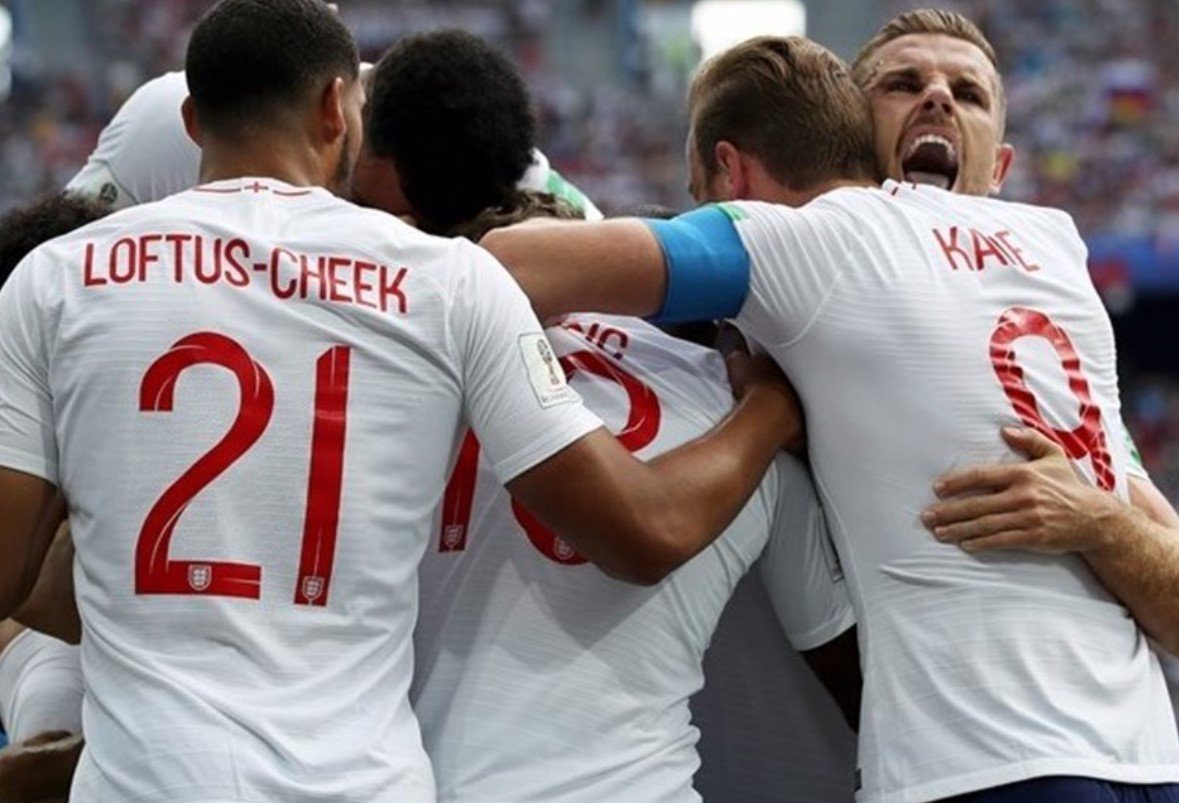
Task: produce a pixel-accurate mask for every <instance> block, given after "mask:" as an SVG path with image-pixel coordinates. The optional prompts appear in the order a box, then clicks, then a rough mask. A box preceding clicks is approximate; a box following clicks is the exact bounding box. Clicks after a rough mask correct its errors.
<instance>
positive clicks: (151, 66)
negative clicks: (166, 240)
mask: <svg viewBox="0 0 1179 803" xmlns="http://www.w3.org/2000/svg"><path fill="white" fill-rule="evenodd" d="M209 4H210V3H209V0H0V10H2V9H7V11H8V12H9V15H10V16H11V21H12V36H11V37H9V38H10V39H11V42H10V44H8V45H5V44H4V37H3V36H2V34H3V27H4V26H3V25H2V24H0V96H5V95H6V97H5V99H4V100H2V101H0V210H3V209H4V208H7V207H8V206H10V205H12V204H14V203H17V202H20V201H22V200H24V199H27V198H29V197H31V196H33V195H34V194H36V193H38V192H40V191H43V190H50V189H55V188H58V187H60V186H61V185H62V184H64V183H65V181H67V180H68V179H69V178H70V177H71V176H72V175H73V174H74V172H75V171H76V170H77V169H78V168H79V166H80V165H81V164H82V163H83V162H84V160H85V158H86V156H87V154H88V153H89V151H90V149H91V148H92V147H93V144H94V142H95V140H96V137H97V134H98V131H99V130H100V128H101V127H102V125H103V124H104V123H105V122H106V121H107V120H108V119H109V118H110V116H111V115H112V114H113V112H114V111H115V109H117V107H118V105H119V104H120V103H121V102H122V100H123V99H124V98H126V96H127V95H128V94H129V93H130V92H131V91H132V90H133V89H135V87H137V86H138V85H139V84H140V83H142V82H143V81H144V80H146V79H148V78H151V77H153V76H155V75H158V74H160V73H161V72H164V71H167V70H172V69H177V68H179V67H180V66H181V65H182V63H183V55H184V44H185V42H186V39H187V33H188V30H189V28H190V27H191V25H192V23H193V22H194V21H195V19H196V18H197V17H198V16H199V14H200V13H201V12H202V11H203V10H204V9H205V8H206V7H207V6H208V5H209ZM340 5H341V13H342V14H343V15H344V18H345V20H346V21H347V22H348V23H349V25H350V27H351V28H352V29H353V31H354V32H355V33H356V35H357V38H358V40H359V42H360V44H361V49H362V52H363V54H364V56H365V57H366V58H368V59H370V60H375V59H376V58H377V57H378V56H379V55H380V53H381V52H382V50H383V49H384V48H385V47H387V46H388V45H389V44H390V43H391V42H393V41H394V40H395V39H397V38H398V37H399V36H401V35H403V34H405V33H408V32H413V31H419V30H429V29H434V28H440V27H461V28H465V29H468V30H471V31H473V32H475V33H477V34H480V35H482V36H484V37H487V38H489V39H491V40H493V41H495V42H497V43H499V44H500V45H501V46H502V47H503V48H504V49H505V50H507V51H508V52H509V53H511V54H512V55H513V56H514V58H515V59H516V62H517V63H518V64H519V66H520V69H521V71H522V73H523V74H524V75H525V77H526V78H527V80H528V82H529V85H530V86H531V87H532V90H533V92H534V96H535V99H536V108H537V115H538V118H539V120H540V124H541V133H542V148H543V149H544V150H545V152H546V153H547V154H548V155H549V157H550V159H551V160H552V161H553V162H554V163H555V165H556V166H557V167H558V168H559V169H560V170H561V171H562V173H563V174H565V176H566V177H567V178H569V179H570V180H571V181H573V182H574V183H575V184H577V185H578V186H579V187H581V188H582V189H583V190H584V191H585V192H586V193H587V194H588V195H589V196H590V197H591V198H593V199H594V200H595V201H596V202H597V203H598V204H599V205H600V206H601V207H602V208H603V209H604V210H605V211H607V213H609V212H610V211H615V210H621V209H625V208H627V207H631V206H634V205H636V204H639V203H658V204H662V205H665V206H670V207H673V208H684V207H686V206H687V205H688V204H689V199H688V197H687V195H686V192H685V190H684V187H685V184H686V176H685V173H684V168H683V140H684V134H685V126H684V120H683V114H682V105H683V96H684V89H685V87H686V83H687V80H688V78H689V76H690V74H691V71H692V69H693V68H694V67H695V65H696V64H697V63H698V61H699V58H700V51H699V48H698V46H697V42H698V41H699V37H698V36H696V37H694V36H693V29H692V20H691V10H692V6H693V5H694V4H693V2H691V0H433V2H429V3H426V2H422V1H421V0H383V1H380V2H378V0H341V3H340ZM734 5H735V3H734ZM796 5H802V6H806V8H805V11H806V15H807V21H808V28H807V32H808V33H809V34H810V35H812V36H814V37H815V38H817V39H819V40H820V41H824V42H825V43H826V44H828V45H829V46H831V47H832V48H833V49H835V50H836V51H837V52H839V53H840V54H841V55H843V56H844V57H847V58H850V57H852V56H854V54H855V49H856V46H857V45H858V43H859V42H861V41H863V39H864V38H866V37H867V36H868V35H869V34H870V33H871V32H872V31H873V30H874V29H875V28H876V26H877V25H878V24H880V23H881V22H883V21H884V20H885V19H887V18H888V17H889V16H891V15H892V14H894V13H896V12H898V11H901V10H904V9H905V8H910V7H914V6H915V5H921V4H918V3H911V2H906V3H901V2H895V1H893V0H846V2H844V3H840V4H831V3H819V2H811V3H803V4H796ZM834 5H839V6H840V9H839V10H835V9H833V8H830V6H834ZM945 5H947V6H949V7H952V8H955V9H956V10H959V11H962V12H964V13H966V14H968V15H969V16H971V17H972V18H973V19H975V20H976V21H977V22H978V23H979V24H980V25H981V27H982V28H983V29H984V31H985V32H986V33H987V35H988V36H989V37H990V38H991V40H992V41H993V42H994V44H995V46H996V50H997V52H998V54H999V58H1000V63H1001V65H1002V68H1003V70H1002V71H1003V74H1004V77H1005V80H1006V84H1007V91H1008V96H1009V126H1008V135H1007V138H1008V139H1009V140H1010V141H1011V142H1013V143H1014V144H1015V145H1016V148H1017V152H1018V156H1017V159H1016V163H1015V169H1014V171H1013V175H1012V177H1011V179H1010V181H1009V183H1008V185H1007V187H1006V188H1005V191H1004V196H1005V197H1007V198H1009V199H1012V200H1024V201H1032V202H1036V203H1045V204H1050V205H1053V206H1058V207H1062V208H1064V209H1066V210H1068V211H1069V212H1071V213H1072V214H1073V215H1074V216H1075V218H1076V220H1077V223H1078V225H1079V227H1080V229H1081V231H1082V233H1083V234H1084V236H1085V237H1086V240H1087V241H1088V243H1089V245H1090V250H1091V255H1092V259H1091V269H1092V272H1093V275H1094V278H1095V280H1096V282H1097V284H1098V286H1099V288H1100V289H1101V290H1102V292H1103V295H1104V297H1105V298H1106V301H1107V304H1108V305H1109V307H1110V310H1111V312H1112V313H1113V314H1114V318H1115V324H1116V326H1117V327H1118V334H1119V347H1120V350H1121V360H1122V366H1121V373H1122V377H1123V393H1124V403H1125V415H1126V418H1127V421H1128V423H1129V425H1130V427H1131V429H1132V431H1133V433H1134V436H1135V438H1136V441H1137V443H1138V445H1139V447H1140V448H1141V451H1142V455H1143V458H1144V459H1145V461H1146V463H1147V466H1148V468H1149V469H1150V471H1151V473H1152V475H1153V476H1154V478H1155V480H1156V482H1158V483H1159V485H1160V487H1162V488H1163V489H1164V491H1165V492H1166V493H1168V495H1169V496H1170V497H1171V499H1172V500H1179V382H1176V379H1177V378H1179V353H1177V351H1179V350H1177V349H1176V348H1174V347H1173V346H1172V343H1173V342H1179V341H1176V339H1175V338H1176V335H1179V48H1177V47H1176V46H1175V43H1176V42H1179V3H1174V2H1157V1H1155V0H1026V1H1024V2H1019V3H1016V2H1014V0H964V1H963V0H955V2H949V3H946V4H945ZM2 22H3V20H2V19H0V23H2ZM696 33H697V34H698V33H699V32H698V31H697V32H696Z"/></svg>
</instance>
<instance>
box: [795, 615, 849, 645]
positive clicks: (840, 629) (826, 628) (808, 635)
mask: <svg viewBox="0 0 1179 803" xmlns="http://www.w3.org/2000/svg"><path fill="white" fill-rule="evenodd" d="M855 624H856V614H855V611H854V610H852V609H851V608H850V607H849V608H848V610H847V611H845V612H844V613H843V615H842V616H840V617H839V618H838V619H835V620H833V621H831V622H829V623H825V624H823V625H820V626H819V627H816V628H813V629H811V630H808V631H806V632H805V633H801V634H794V633H789V632H788V633H787V634H786V640H787V641H789V642H790V646H791V647H793V648H794V649H796V650H798V651H799V652H803V651H805V650H813V649H816V648H818V647H822V646H823V645H824V644H826V643H828V642H830V641H834V640H835V639H836V638H838V637H839V636H842V635H843V634H844V633H846V632H847V631H849V630H851V629H852V628H853V627H855Z"/></svg>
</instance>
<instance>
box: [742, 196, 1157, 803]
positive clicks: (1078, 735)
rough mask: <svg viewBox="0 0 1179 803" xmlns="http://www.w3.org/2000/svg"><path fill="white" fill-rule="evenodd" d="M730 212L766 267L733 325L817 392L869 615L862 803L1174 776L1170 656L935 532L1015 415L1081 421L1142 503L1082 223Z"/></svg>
mask: <svg viewBox="0 0 1179 803" xmlns="http://www.w3.org/2000/svg"><path fill="white" fill-rule="evenodd" d="M725 208H727V209H728V210H729V212H730V214H731V215H732V216H733V217H734V218H738V220H737V221H736V228H737V231H738V233H739V235H740V237H741V239H742V241H743V242H744V245H745V247H746V249H747V251H748V253H749V255H750V257H751V264H752V275H751V283H750V292H749V295H748V297H747V298H746V301H745V305H744V307H743V309H742V311H741V313H740V315H739V319H738V324H739V326H740V327H741V328H742V329H743V330H744V331H745V332H746V333H747V334H748V335H750V336H752V337H753V338H754V339H755V340H757V341H758V342H760V343H761V344H762V345H763V346H765V347H766V348H767V349H768V350H769V351H770V352H771V353H772V354H773V355H774V356H775V357H776V358H777V360H778V361H779V363H781V365H782V366H783V367H784V368H785V369H786V371H787V373H788V374H789V375H790V376H791V378H792V379H793V380H794V382H795V384H796V386H797V388H798V391H799V393H800V395H801V397H802V399H803V402H804V405H805V408H806V415H807V430H808V439H809V443H810V449H811V458H812V469H813V471H814V474H815V478H816V484H817V486H818V489H819V493H820V497H821V498H822V499H823V502H824V508H825V509H826V511H827V515H828V519H829V523H830V527H831V530H832V535H833V537H834V539H835V542H836V545H837V547H838V548H839V551H840V556H841V558H842V564H843V568H844V570H845V572H846V574H847V577H848V582H849V590H850V591H851V594H852V597H853V602H854V603H855V606H856V619H857V621H858V623H859V634H860V649H861V652H862V656H863V664H864V675H865V689H864V699H863V716H862V718H861V739H860V757H859V763H860V768H861V771H862V788H863V791H862V793H861V795H860V799H861V800H863V801H888V802H889V803H892V802H893V801H922V800H933V799H937V798H941V797H945V796H950V795H955V794H959V793H962V792H965V791H969V790H973V789H980V788H985V787H993V786H998V785H1001V784H1006V783H1010V782H1014V781H1018V780H1021V779H1023V778H1028V777H1034V776H1044V775H1081V776H1089V777H1098V778H1105V779H1109V780H1114V781H1125V782H1141V783H1149V782H1163V781H1169V782H1173V781H1179V739H1177V737H1176V729H1175V722H1174V719H1173V717H1172V715H1171V707H1170V705H1169V700H1168V697H1167V691H1166V688H1165V685H1164V682H1163V676H1162V673H1161V671H1160V669H1159V665H1158V661H1157V659H1156V658H1155V656H1154V654H1153V653H1152V652H1151V650H1150V647H1149V645H1148V643H1147V640H1146V638H1145V637H1144V636H1143V634H1142V633H1141V631H1140V630H1139V629H1138V627H1137V626H1136V625H1135V623H1134V621H1133V620H1132V619H1131V617H1130V615H1129V613H1128V612H1127V611H1126V609H1125V608H1123V607H1122V606H1121V605H1120V604H1118V603H1117V602H1116V601H1115V600H1114V599H1113V598H1112V597H1111V596H1110V595H1109V594H1108V593H1107V591H1106V590H1105V589H1104V588H1103V587H1102V585H1101V584H1100V583H1099V582H1098V581H1097V580H1096V578H1095V577H1094V576H1093V574H1092V573H1091V572H1090V571H1089V570H1088V568H1087V567H1086V565H1085V564H1084V562H1083V561H1082V560H1081V559H1080V558H1079V557H1077V556H1065V557H1058V556H1037V555H1034V554H1028V553H1026V552H1022V551H1021V552H1014V551H1013V552H995V553H988V554H982V555H977V556H973V555H969V554H967V553H965V552H964V551H962V550H961V549H959V548H958V547H956V546H952V545H944V544H941V543H939V542H937V541H936V540H935V539H934V538H933V537H932V536H931V535H930V533H929V532H928V531H927V530H926V529H925V528H924V527H923V526H922V525H921V523H920V521H919V519H918V517H919V514H920V512H921V510H922V509H923V508H925V507H926V506H927V505H929V504H930V503H931V502H932V501H933V496H932V488H931V484H932V482H933V479H934V478H935V477H936V476H937V475H939V474H941V473H942V472H944V471H946V470H948V469H951V468H953V467H955V466H958V465H965V464H969V463H974V462H978V461H993V460H1014V459H1018V458H1016V456H1015V455H1013V454H1012V453H1011V452H1010V451H1009V450H1008V449H1007V448H1006V446H1005V445H1004V444H1003V443H1002V440H1001V439H1000V436H999V430H1000V427H1002V426H1003V425H1008V424H1018V423H1019V422H1020V420H1021V416H1022V417H1023V418H1024V419H1025V420H1026V421H1028V422H1032V421H1035V422H1047V426H1051V427H1054V428H1056V429H1059V430H1073V429H1074V428H1075V429H1076V435H1077V437H1075V438H1074V439H1073V440H1075V441H1076V444H1077V446H1078V448H1077V452H1076V454H1075V456H1076V457H1078V458H1079V459H1078V460H1077V465H1078V466H1079V467H1080V468H1081V470H1082V471H1084V472H1085V473H1086V475H1087V476H1088V477H1089V478H1091V479H1092V478H1094V477H1095V472H1096V473H1099V474H1100V481H1101V483H1102V484H1103V485H1104V486H1106V487H1110V488H1111V489H1112V490H1114V491H1115V492H1116V493H1118V494H1119V495H1123V496H1124V495H1125V493H1126V471H1127V468H1128V465H1129V455H1128V452H1127V448H1126V443H1125V441H1124V439H1123V438H1120V437H1116V436H1111V435H1110V434H1109V433H1108V432H1107V431H1106V430H1102V431H1101V433H1100V434H1099V432H1098V430H1099V427H1098V425H1097V424H1098V422H1097V415H1098V414H1099V415H1100V421H1101V423H1102V425H1104V423H1105V422H1111V421H1116V420H1117V419H1118V416H1119V413H1120V409H1119V398H1118V388H1117V377H1116V371H1115V353H1114V342H1113V335H1112V331H1111V327H1110V324H1109V320H1108V317H1107V315H1106V313H1105V311H1104V309H1103V308H1102V306H1101V303H1100V301H1099V299H1098V297H1097V294H1096V292H1095V291H1094V289H1093V287H1092V284H1091V282H1090V280H1089V277H1088V273H1087V271H1086V267H1085V258H1086V252H1085V248H1084V245H1083V243H1082V242H1081V240H1080V238H1079V236H1078V235H1077V233H1076V229H1075V227H1074V226H1073V224H1072V221H1071V219H1070V218H1069V217H1068V216H1067V215H1066V214H1064V213H1062V212H1059V211H1055V210H1048V209H1042V208H1036V207H1031V206H1024V205H1016V204H1010V203H1005V202H1000V201H994V200H989V199H979V198H963V197H961V196H956V195H952V194H949V193H946V192H942V191H940V190H936V189H933V188H926V187H923V188H920V189H916V188H913V187H911V186H909V185H905V186H901V185H898V184H896V183H893V182H889V183H887V184H886V185H885V186H884V188H883V189H841V190H836V191H833V192H830V193H827V194H826V195H824V196H822V197H820V198H818V199H817V200H815V201H813V202H812V203H811V204H809V205H807V206H806V207H805V208H803V209H800V210H791V209H787V208H785V207H778V206H773V205H769V204H755V203H751V204H736V205H726V206H725ZM1070 381H1071V383H1072V387H1071V388H1070V384H1069V383H1070ZM1005 385H1006V390H1005ZM1029 390H1030V394H1031V398H1034V399H1035V402H1036V404H1037V405H1038V407H1035V406H1029V396H1028V391H1029ZM1089 399H1091V401H1092V404H1093V406H1092V407H1089V408H1088V409H1089V413H1088V416H1087V417H1085V416H1082V414H1081V409H1082V404H1083V400H1089ZM1013 400H1014V401H1015V402H1019V403H1020V405H1021V410H1022V412H1017V410H1016V409H1015V407H1014V406H1013ZM1086 421H1088V423H1087V424H1086ZM1086 429H1087V430H1088V433H1087V434H1086V432H1085V430H1086ZM1098 439H1100V442H1098ZM1083 442H1087V443H1089V446H1088V447H1086V446H1084V445H1082V443H1083ZM1094 453H1097V454H1099V457H1098V458H1097V459H1096V463H1098V464H1099V465H1100V468H1099V469H1097V468H1095V465H1094V463H1095V460H1094V459H1093V458H1092V457H1091V456H1090V455H1092V454H1094Z"/></svg>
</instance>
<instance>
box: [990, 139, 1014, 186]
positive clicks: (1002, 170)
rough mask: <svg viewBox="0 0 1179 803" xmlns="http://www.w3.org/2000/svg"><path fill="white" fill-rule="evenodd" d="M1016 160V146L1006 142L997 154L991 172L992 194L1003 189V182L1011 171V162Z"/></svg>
mask: <svg viewBox="0 0 1179 803" xmlns="http://www.w3.org/2000/svg"><path fill="white" fill-rule="evenodd" d="M1014 161H1015V146H1014V145H1012V144H1010V143H1008V142H1004V143H1003V144H1002V145H1000V146H999V148H998V151H997V152H996V154H995V169H994V170H993V171H992V172H991V194H992V195H997V194H998V193H999V190H1001V189H1003V182H1004V181H1006V180H1007V174H1008V173H1010V172H1011V164H1012V162H1014Z"/></svg>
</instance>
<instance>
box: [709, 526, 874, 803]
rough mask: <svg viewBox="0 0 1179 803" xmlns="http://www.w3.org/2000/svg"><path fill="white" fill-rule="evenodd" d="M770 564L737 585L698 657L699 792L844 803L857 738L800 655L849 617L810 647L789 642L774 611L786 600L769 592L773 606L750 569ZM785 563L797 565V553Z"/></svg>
mask: <svg viewBox="0 0 1179 803" xmlns="http://www.w3.org/2000/svg"><path fill="white" fill-rule="evenodd" d="M783 552H784V553H785V552H786V550H783ZM767 557H768V556H764V557H762V558H761V559H760V560H759V561H758V564H757V565H756V566H755V568H754V571H751V572H749V574H747V575H745V576H744V577H743V578H741V582H740V583H738V584H737V588H736V590H735V591H734V592H733V598H732V599H730V600H729V604H728V605H726V606H725V612H724V614H723V615H722V616H721V619H720V622H719V623H718V624H717V626H716V634H715V635H714V636H713V637H712V643H711V644H710V645H709V646H708V652H706V653H705V654H704V688H703V689H701V690H700V691H699V692H697V694H696V695H695V696H694V697H693V698H692V723H693V724H694V725H696V727H697V728H699V729H700V742H699V744H698V745H697V749H698V750H699V752H700V769H699V770H698V771H697V772H696V790H697V791H698V792H699V793H700V795H701V796H702V797H703V798H704V799H705V800H706V801H714V800H715V801H723V803H841V801H842V802H843V803H850V801H851V800H852V798H853V796H854V790H853V787H854V783H855V767H856V735H855V733H853V732H852V730H851V728H849V727H848V725H847V722H845V721H844V718H843V714H842V713H841V712H840V710H839V708H838V706H837V705H836V704H835V700H834V699H833V698H832V697H831V695H830V694H829V693H828V692H827V690H826V689H825V688H824V687H823V685H822V683H820V682H819V680H818V678H816V677H815V674H814V672H812V671H811V669H810V667H808V666H807V664H806V662H805V661H804V660H803V659H802V656H800V655H799V654H798V652H797V650H806V649H812V648H814V647H817V646H819V645H820V644H822V643H823V642H825V641H828V640H830V637H832V636H834V635H838V633H836V632H833V631H836V630H842V629H845V628H846V627H847V626H849V625H850V624H852V615H851V611H850V610H848V612H847V617H846V620H845V621H843V622H839V620H833V621H832V622H831V623H832V624H835V625H837V626H836V627H833V628H831V630H829V631H827V632H816V633H814V634H813V636H814V638H813V639H799V638H798V637H797V636H795V637H794V638H792V640H791V642H787V641H786V640H785V639H783V638H782V625H781V619H780V618H779V617H776V616H775V602H777V603H778V604H777V607H778V608H779V609H780V608H781V607H782V604H781V602H789V600H781V597H782V594H781V591H782V590H784V589H780V588H777V587H775V588H774V590H775V591H776V592H778V593H776V594H775V601H771V599H770V597H769V596H768V595H767V593H766V584H767V583H768V582H769V578H768V577H767V576H765V572H764V571H758V570H757V569H758V568H762V569H763V570H764V569H765V565H766V562H767ZM783 557H784V558H785V557H789V558H792V559H794V560H799V559H800V555H799V554H798V552H797V551H791V552H790V554H789V555H788V556H787V555H785V554H784V555H783ZM831 568H835V567H831ZM828 570H830V569H828ZM834 582H838V583H839V584H840V585H842V580H841V579H840V580H835V581H834ZM838 625H842V627H839V626H838Z"/></svg>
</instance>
